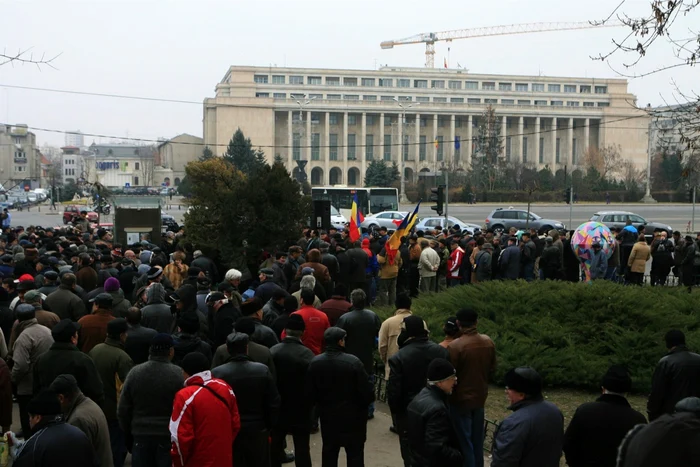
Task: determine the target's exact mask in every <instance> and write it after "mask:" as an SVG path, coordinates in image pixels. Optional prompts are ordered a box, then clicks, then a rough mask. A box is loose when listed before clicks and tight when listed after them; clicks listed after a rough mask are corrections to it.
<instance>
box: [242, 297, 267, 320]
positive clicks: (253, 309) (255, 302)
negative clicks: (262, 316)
mask: <svg viewBox="0 0 700 467" xmlns="http://www.w3.org/2000/svg"><path fill="white" fill-rule="evenodd" d="M262 308H263V304H262V302H261V301H260V299H259V298H251V299H250V300H246V301H245V302H243V304H242V305H241V314H242V315H243V316H250V315H253V314H255V313H257V312H258V311H260V310H262Z"/></svg>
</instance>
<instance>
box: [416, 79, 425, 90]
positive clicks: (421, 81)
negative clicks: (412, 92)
mask: <svg viewBox="0 0 700 467" xmlns="http://www.w3.org/2000/svg"><path fill="white" fill-rule="evenodd" d="M413 87H414V88H427V87H428V80H427V79H416V80H413Z"/></svg>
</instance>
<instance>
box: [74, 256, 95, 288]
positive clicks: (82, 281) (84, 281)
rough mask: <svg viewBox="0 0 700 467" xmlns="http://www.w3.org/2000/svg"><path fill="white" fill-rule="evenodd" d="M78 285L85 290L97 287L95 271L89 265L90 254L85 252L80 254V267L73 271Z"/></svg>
mask: <svg viewBox="0 0 700 467" xmlns="http://www.w3.org/2000/svg"><path fill="white" fill-rule="evenodd" d="M75 277H76V279H77V281H78V285H79V286H80V287H82V288H83V289H84V290H85V291H86V292H90V291H91V290H94V289H96V288H97V271H95V269H93V267H92V266H91V265H90V256H89V255H88V254H86V253H83V254H81V255H80V269H78V272H76V273H75Z"/></svg>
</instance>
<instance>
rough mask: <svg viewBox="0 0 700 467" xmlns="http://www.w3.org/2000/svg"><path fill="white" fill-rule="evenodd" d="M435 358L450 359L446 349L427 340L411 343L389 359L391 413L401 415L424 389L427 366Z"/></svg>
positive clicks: (388, 395)
mask: <svg viewBox="0 0 700 467" xmlns="http://www.w3.org/2000/svg"><path fill="white" fill-rule="evenodd" d="M436 358H444V359H449V354H448V352H447V349H446V348H444V347H441V346H439V345H438V344H436V343H435V342H433V341H431V340H429V339H428V338H427V337H421V338H415V339H411V340H409V341H408V342H406V344H405V345H404V346H403V347H402V348H401V349H399V351H398V353H396V354H394V355H392V356H391V358H389V371H390V372H389V382H388V383H387V386H386V391H387V402H388V403H389V408H390V409H391V413H396V414H403V413H404V412H405V411H406V408H407V407H408V404H410V403H411V401H412V400H413V398H414V397H416V394H418V393H419V392H420V391H421V390H423V388H425V382H426V380H427V378H428V366H429V365H430V362H432V361H433V360H434V359H436Z"/></svg>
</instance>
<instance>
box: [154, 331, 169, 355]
mask: <svg viewBox="0 0 700 467" xmlns="http://www.w3.org/2000/svg"><path fill="white" fill-rule="evenodd" d="M173 346H174V343H173V336H171V335H170V334H166V333H164V332H161V333H158V334H156V335H155V336H153V339H151V350H152V351H156V352H161V351H165V350H170V349H171V348H173Z"/></svg>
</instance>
